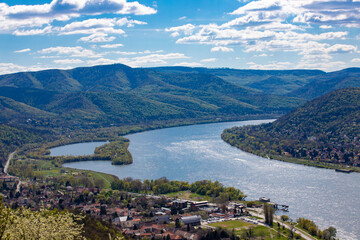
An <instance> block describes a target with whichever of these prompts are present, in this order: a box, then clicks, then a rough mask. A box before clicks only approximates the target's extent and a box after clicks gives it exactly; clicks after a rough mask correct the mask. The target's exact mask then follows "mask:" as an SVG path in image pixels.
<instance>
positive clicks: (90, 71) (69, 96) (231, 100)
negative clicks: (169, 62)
mask: <svg viewBox="0 0 360 240" xmlns="http://www.w3.org/2000/svg"><path fill="white" fill-rule="evenodd" d="M0 96H3V97H6V98H9V99H12V100H13V101H14V103H15V101H16V103H17V104H18V105H21V104H26V105H27V107H28V108H29V109H25V108H23V112H27V111H28V112H29V111H30V112H34V111H35V109H36V110H37V111H38V113H39V114H35V115H38V116H41V115H45V116H49V118H51V116H52V117H53V118H52V119H50V120H49V122H52V123H53V125H54V124H57V125H59V126H63V125H64V124H67V125H75V126H80V127H104V126H113V125H125V124H137V123H150V122H154V121H175V120H176V121H177V120H192V121H194V120H196V121H210V120H214V119H217V118H220V119H222V120H230V119H239V118H241V117H243V116H244V115H264V114H275V115H278V114H283V113H284V112H288V111H289V110H291V109H292V108H294V107H296V106H298V105H299V104H301V103H302V102H303V100H301V99H296V98H291V97H283V96H274V95H264V94H261V93H258V92H255V91H252V90H249V89H246V88H243V87H241V86H237V85H235V84H233V83H230V82H228V81H224V80H223V79H221V78H219V77H216V76H213V75H209V74H195V73H188V74H183V73H161V72H156V71H154V70H151V69H141V68H138V69H137V68H130V67H128V66H125V65H121V64H114V65H105V66H95V67H84V68H75V69H71V70H56V69H55V70H45V71H39V72H26V73H15V74H7V75H3V76H0ZM10 110H11V109H10ZM10 110H9V111H10ZM40 113H41V114H40ZM12 119H19V118H16V117H14V118H13V117H12ZM21 121H22V123H23V120H21ZM3 122H6V119H4V121H3Z"/></svg>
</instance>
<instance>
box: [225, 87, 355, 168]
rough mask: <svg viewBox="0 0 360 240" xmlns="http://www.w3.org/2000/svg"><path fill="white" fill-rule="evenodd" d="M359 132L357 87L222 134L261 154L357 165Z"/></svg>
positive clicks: (331, 94)
mask: <svg viewBox="0 0 360 240" xmlns="http://www.w3.org/2000/svg"><path fill="white" fill-rule="evenodd" d="M359 136H360V88H346V89H341V90H336V91H333V92H330V93H328V94H326V95H324V96H322V97H319V98H317V99H315V100H313V101H311V102H308V103H306V104H305V105H303V106H302V107H299V108H297V109H295V110H294V111H292V112H290V113H289V114H287V115H285V116H283V117H281V118H280V119H278V120H277V121H275V122H273V123H270V124H265V125H260V126H247V127H242V128H237V127H235V128H232V129H227V130H225V131H224V132H223V134H222V138H223V139H224V140H225V141H226V142H228V143H230V144H231V145H233V146H236V147H239V148H241V149H243V150H245V151H248V152H252V153H255V154H258V155H262V156H268V157H272V158H277V159H283V160H289V159H290V158H298V159H304V160H306V161H308V162H309V163H313V164H317V165H323V164H325V165H326V163H328V162H330V163H335V164H346V165H350V166H358V167H360V161H359V156H360V141H359V140H360V138H359ZM306 161H305V162H304V163H306Z"/></svg>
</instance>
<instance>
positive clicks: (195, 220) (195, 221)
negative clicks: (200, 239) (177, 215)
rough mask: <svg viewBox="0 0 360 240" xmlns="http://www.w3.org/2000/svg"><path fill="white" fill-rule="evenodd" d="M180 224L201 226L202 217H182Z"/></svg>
mask: <svg viewBox="0 0 360 240" xmlns="http://www.w3.org/2000/svg"><path fill="white" fill-rule="evenodd" d="M180 222H182V223H183V224H184V225H190V226H198V225H200V224H201V216H199V215H194V216H187V217H181V219H180Z"/></svg>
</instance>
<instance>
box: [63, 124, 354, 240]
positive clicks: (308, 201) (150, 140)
mask: <svg viewBox="0 0 360 240" xmlns="http://www.w3.org/2000/svg"><path fill="white" fill-rule="evenodd" d="M264 122H269V120H258V121H242V122H231V123H215V124H204V125H193V126H186V127H176V128H168V129H161V130H154V131H148V132H143V133H137V134H132V135H128V136H127V137H128V138H129V139H130V147H129V150H130V152H131V154H132V155H133V160H134V163H133V164H131V165H126V166H113V165H111V162H109V161H108V162H107V161H92V162H75V163H69V164H65V166H66V167H73V168H79V169H88V170H94V171H100V172H105V173H110V174H114V175H116V176H118V177H120V178H124V177H133V178H139V179H142V180H144V179H156V178H160V177H164V176H165V177H167V178H168V179H170V180H185V181H190V182H193V181H196V180H202V179H210V180H213V181H214V180H218V181H220V182H221V183H223V184H225V185H227V186H234V187H237V188H239V189H241V190H242V191H243V192H244V193H245V194H247V196H248V197H247V199H249V200H251V199H258V198H259V197H262V196H264V197H268V198H270V199H271V201H273V202H276V203H280V204H286V205H289V206H290V208H289V210H290V212H289V213H286V214H288V215H289V216H290V217H291V218H293V219H294V220H296V218H297V217H305V218H309V219H311V220H313V221H315V222H316V223H317V224H318V225H319V226H320V227H321V228H325V227H329V226H335V227H336V228H337V230H338V236H339V237H341V238H342V239H360V202H359V197H360V184H359V183H360V174H358V173H351V174H344V173H338V172H335V171H334V170H329V169H321V168H315V167H307V166H303V165H297V164H292V163H286V162H281V161H276V160H268V159H265V158H261V157H258V156H255V155H252V154H249V153H246V152H243V151H241V150H239V149H237V148H234V147H231V146H230V145H228V144H226V143H225V142H223V141H222V140H221V138H220V134H221V133H222V131H223V130H224V129H226V128H230V127H233V126H243V125H249V124H260V123H264ZM280 214H281V213H280Z"/></svg>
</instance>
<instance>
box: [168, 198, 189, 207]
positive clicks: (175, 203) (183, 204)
mask: <svg viewBox="0 0 360 240" xmlns="http://www.w3.org/2000/svg"><path fill="white" fill-rule="evenodd" d="M187 204H188V201H186V200H175V201H173V202H172V206H175V207H176V208H177V209H183V208H187Z"/></svg>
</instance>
